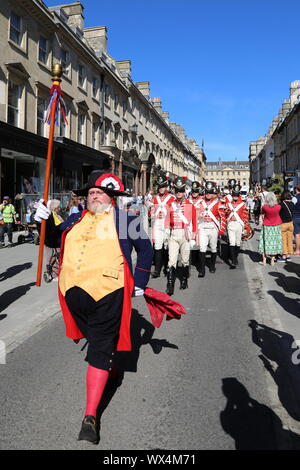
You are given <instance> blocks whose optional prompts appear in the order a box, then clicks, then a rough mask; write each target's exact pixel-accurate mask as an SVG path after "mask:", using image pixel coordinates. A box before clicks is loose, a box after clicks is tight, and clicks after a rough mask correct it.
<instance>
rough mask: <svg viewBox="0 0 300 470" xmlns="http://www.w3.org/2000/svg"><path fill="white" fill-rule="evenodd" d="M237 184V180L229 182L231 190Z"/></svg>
mask: <svg viewBox="0 0 300 470" xmlns="http://www.w3.org/2000/svg"><path fill="white" fill-rule="evenodd" d="M235 184H236V180H235V179H234V178H232V179H231V180H228V186H229V187H230V188H233V186H234V185H235Z"/></svg>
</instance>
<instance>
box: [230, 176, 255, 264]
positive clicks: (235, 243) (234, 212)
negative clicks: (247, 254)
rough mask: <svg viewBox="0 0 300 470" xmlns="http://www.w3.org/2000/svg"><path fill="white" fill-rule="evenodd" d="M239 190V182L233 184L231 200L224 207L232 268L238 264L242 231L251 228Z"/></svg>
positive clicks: (247, 230)
mask: <svg viewBox="0 0 300 470" xmlns="http://www.w3.org/2000/svg"><path fill="white" fill-rule="evenodd" d="M240 191H241V186H240V185H239V184H236V185H234V186H233V188H232V201H230V202H227V204H226V208H225V214H226V221H227V233H228V241H229V255H230V259H231V268H232V269H234V268H236V266H237V264H238V254H239V250H240V245H241V240H242V236H243V233H244V232H249V230H251V228H250V226H249V220H248V208H247V205H246V204H245V202H243V200H242V198H241V195H240Z"/></svg>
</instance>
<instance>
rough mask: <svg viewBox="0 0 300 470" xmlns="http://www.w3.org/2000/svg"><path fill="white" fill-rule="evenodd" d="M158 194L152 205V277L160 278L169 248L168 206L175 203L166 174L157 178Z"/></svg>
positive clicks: (161, 174)
mask: <svg viewBox="0 0 300 470" xmlns="http://www.w3.org/2000/svg"><path fill="white" fill-rule="evenodd" d="M157 186H158V194H156V195H155V196H154V198H153V199H152V201H151V204H150V209H149V212H150V216H151V228H152V241H153V244H154V271H153V273H152V277H153V278H156V277H159V276H160V272H161V268H162V266H163V263H164V258H165V255H166V252H167V247H168V233H167V231H166V224H165V219H166V216H167V212H168V210H167V207H168V206H167V204H168V203H169V202H170V201H174V199H175V197H174V196H173V194H170V193H169V190H168V189H169V182H168V178H167V176H166V174H165V173H162V172H161V173H160V175H159V176H158V178H157Z"/></svg>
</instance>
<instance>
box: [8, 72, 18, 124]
mask: <svg viewBox="0 0 300 470" xmlns="http://www.w3.org/2000/svg"><path fill="white" fill-rule="evenodd" d="M19 115H20V85H17V84H15V83H13V82H12V81H11V80H9V82H8V102H7V122H8V124H12V125H13V126H16V127H18V126H19Z"/></svg>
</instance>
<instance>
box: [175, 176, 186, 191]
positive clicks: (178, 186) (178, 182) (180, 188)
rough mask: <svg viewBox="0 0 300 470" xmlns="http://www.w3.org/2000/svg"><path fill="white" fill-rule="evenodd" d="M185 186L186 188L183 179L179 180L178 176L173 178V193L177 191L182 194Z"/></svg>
mask: <svg viewBox="0 0 300 470" xmlns="http://www.w3.org/2000/svg"><path fill="white" fill-rule="evenodd" d="M185 186H186V182H185V179H184V178H181V177H180V176H178V177H177V178H175V180H174V188H175V191H179V192H182V193H183V192H184V191H185Z"/></svg>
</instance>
